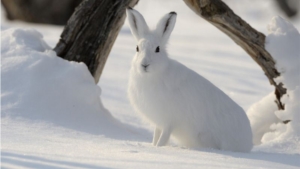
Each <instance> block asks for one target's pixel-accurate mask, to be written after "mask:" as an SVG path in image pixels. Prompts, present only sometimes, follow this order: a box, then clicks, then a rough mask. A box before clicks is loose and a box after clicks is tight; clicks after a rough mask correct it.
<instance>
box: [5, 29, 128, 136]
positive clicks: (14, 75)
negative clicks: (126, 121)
mask: <svg viewBox="0 0 300 169" xmlns="http://www.w3.org/2000/svg"><path fill="white" fill-rule="evenodd" d="M1 35H2V39H1V43H2V48H1V53H2V67H1V75H2V85H1V90H2V91H1V98H2V102H1V105H2V121H3V120H5V118H26V119H30V120H34V121H41V120H42V121H46V122H49V123H52V124H56V125H59V126H62V127H66V128H70V129H74V130H77V131H82V132H88V133H92V134H104V135H105V136H109V137H120V136H122V134H121V133H123V134H125V133H126V132H128V131H126V132H125V131H124V130H125V129H124V125H123V124H120V123H118V121H116V120H115V119H114V118H113V117H112V116H111V115H110V113H109V112H108V111H107V110H106V109H105V108H104V107H103V105H102V103H101V100H100V97H99V96H100V94H101V90H100V87H98V86H97V85H96V84H95V82H94V79H93V77H92V76H91V75H90V73H89V71H88V69H87V67H86V66H85V64H83V63H77V62H69V61H66V60H63V59H61V58H59V57H57V56H56V53H55V52H54V51H52V50H51V49H50V47H49V46H48V45H47V44H46V43H45V42H44V40H43V36H42V35H41V34H40V33H39V32H37V31H35V30H33V29H8V30H5V31H2V32H1ZM125 128H126V126H125ZM122 138H124V137H123V136H122Z"/></svg>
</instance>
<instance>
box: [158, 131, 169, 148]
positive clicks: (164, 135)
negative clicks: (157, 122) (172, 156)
mask: <svg viewBox="0 0 300 169" xmlns="http://www.w3.org/2000/svg"><path fill="white" fill-rule="evenodd" d="M170 136H171V129H170V128H165V129H163V130H162V133H161V135H160V137H159V140H158V142H157V144H156V146H165V145H166V144H167V143H168V141H169V139H170Z"/></svg>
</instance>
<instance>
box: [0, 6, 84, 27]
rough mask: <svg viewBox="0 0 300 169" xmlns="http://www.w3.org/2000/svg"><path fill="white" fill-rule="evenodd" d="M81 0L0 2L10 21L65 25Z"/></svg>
mask: <svg viewBox="0 0 300 169" xmlns="http://www.w3.org/2000/svg"><path fill="white" fill-rule="evenodd" d="M81 1H82V0H1V3H2V5H3V7H4V9H5V11H6V17H7V18H8V19H10V20H22V21H25V22H33V23H46V24H55V25H65V24H66V23H67V21H68V19H69V18H70V16H71V15H72V13H73V12H74V9H75V7H76V6H78V5H79V4H80V2H81Z"/></svg>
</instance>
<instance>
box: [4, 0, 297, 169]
mask: <svg viewBox="0 0 300 169" xmlns="http://www.w3.org/2000/svg"><path fill="white" fill-rule="evenodd" d="M161 3H163V4H162V5H161ZM272 4H273V2H272V1H264V2H261V1H258V0H257V1H249V2H248V1H245V2H243V3H237V1H235V0H228V5H229V6H231V7H232V8H233V10H234V11H235V12H236V13H237V14H238V15H240V16H241V17H242V18H244V19H245V20H246V21H248V22H249V23H250V24H251V25H252V26H253V27H255V28H256V29H258V30H260V31H262V32H264V33H266V29H265V27H266V25H267V23H268V22H269V21H270V20H271V17H272V16H274V15H278V12H277V11H276V10H274V9H273V6H272ZM136 9H137V10H139V11H142V13H143V15H144V16H145V18H146V20H147V21H149V25H154V24H155V23H156V22H157V20H158V19H159V18H160V17H161V16H163V15H164V14H166V13H168V12H170V11H176V12H177V13H178V19H177V25H176V27H175V29H174V32H173V35H172V37H171V39H170V44H169V48H168V51H169V53H170V55H171V56H172V57H174V59H176V60H178V61H180V62H182V63H183V64H185V65H187V67H189V68H190V69H192V70H194V71H196V72H197V73H199V74H201V75H203V76H204V77H205V78H207V79H208V80H210V81H211V82H212V83H213V84H215V85H216V86H217V87H219V88H220V89H222V90H223V91H224V92H225V93H226V94H227V95H229V96H230V97H231V98H232V99H233V100H234V101H235V102H237V103H238V104H239V105H240V106H241V107H242V108H243V109H244V110H247V109H248V108H249V107H250V105H252V104H253V103H256V102H257V101H258V100H260V99H261V98H263V97H264V96H266V95H268V94H269V93H271V92H272V91H273V87H272V86H270V85H269V82H268V80H267V79H266V77H265V76H264V74H263V72H262V71H261V69H260V68H259V67H258V66H257V65H256V63H254V62H253V61H252V60H251V58H250V57H249V56H248V55H247V54H246V53H245V52H244V51H243V50H242V49H240V48H239V47H238V46H237V45H236V44H234V42H232V41H231V40H230V39H229V38H228V37H226V35H223V34H222V33H220V32H219V31H218V30H217V29H216V28H214V27H213V26H212V25H210V24H208V23H206V22H205V21H203V20H202V19H200V18H199V17H198V16H196V15H195V14H193V12H192V11H190V9H188V8H187V7H186V6H185V5H184V3H183V2H182V1H178V2H176V3H175V2H173V1H171V0H169V1H168V0H166V1H163V2H162V1H152V0H151V1H140V3H139V5H138V6H137V7H136ZM153 10H155V12H153ZM293 24H294V25H295V27H296V28H298V30H299V26H300V23H299V20H298V21H297V20H295V21H293ZM16 27H19V28H20V27H21V28H22V29H15V28H16ZM32 27H33V28H34V29H35V30H37V31H34V30H32V29H27V28H32ZM9 28H14V29H9ZM4 31H5V32H4ZM61 31H62V27H56V26H49V25H32V24H27V23H22V22H8V21H5V20H2V22H1V55H2V58H1V76H2V78H1V107H2V109H1V168H213V169H214V168H272V169H273V168H275V169H276V168H284V169H285V168H299V167H300V162H299V148H297V147H293V146H297V144H295V143H299V140H295V139H289V140H287V141H285V142H280V140H277V141H276V140H274V141H271V142H270V144H262V145H259V146H255V147H254V149H253V150H252V152H251V153H234V152H229V151H218V150H212V149H199V150H191V149H185V148H181V147H178V146H176V145H175V144H173V143H172V144H171V145H170V146H166V147H160V148H157V147H153V146H152V145H151V140H152V130H153V126H151V125H150V124H149V123H147V122H145V121H143V120H142V119H141V118H140V117H139V116H138V115H137V114H136V113H134V111H133V109H132V108H131V106H130V104H129V103H128V99H127V95H126V89H127V83H128V75H129V69H130V62H131V59H132V57H133V55H134V52H135V47H136V43H135V42H134V39H133V38H132V35H131V34H130V31H129V27H128V23H126V24H125V25H124V27H123V28H122V30H121V33H120V35H119V37H118V39H117V42H116V44H115V45H114V47H113V50H112V52H111V55H110V57H109V59H108V61H107V64H106V67H105V69H104V72H103V75H102V77H101V79H100V83H99V85H100V86H101V89H102V91H101V90H100V89H99V87H98V86H96V85H94V84H93V79H92V77H91V76H90V75H89V73H88V71H87V69H86V67H85V66H84V65H83V64H80V63H73V62H68V61H64V60H62V59H60V58H58V57H56V56H55V53H54V52H53V51H51V50H49V47H48V45H49V46H50V47H51V48H53V47H54V46H55V44H56V42H57V41H58V39H59V35H60V33H61ZM38 32H40V33H38ZM41 34H42V35H43V36H44V37H43V38H42V37H41ZM47 44H48V45H47ZM187 53H188V54H189V55H188V56H187V55H186V54H187ZM290 91H291V92H294V91H296V88H290ZM99 96H101V98H99ZM298 96H299V95H297V94H295V95H293V94H292V93H290V97H289V98H286V101H285V103H286V106H287V107H290V108H287V109H286V110H287V111H289V112H294V111H292V108H293V105H292V104H293V103H295V102H294V101H293V100H296V101H297V100H299V97H298ZM297 97H298V98H297ZM101 102H103V104H102V103H101ZM270 104H271V103H270ZM73 105H74V106H75V107H72V106H73ZM103 105H104V106H103ZM288 105H290V106H288ZM104 107H105V108H104ZM294 108H296V107H294ZM281 113H283V112H281ZM110 114H112V116H110ZM279 114H280V113H279ZM286 114H289V116H288V118H290V117H291V116H290V115H297V114H293V113H286ZM276 117H277V116H276ZM280 118H282V117H281V116H280ZM284 118H285V117H284ZM275 119H276V118H275ZM298 119H299V118H298ZM294 124H295V123H291V124H290V126H289V127H290V128H286V130H285V131H293V130H290V129H294V128H296V129H299V127H297V126H292V125H294ZM298 124H299V123H298ZM277 128H280V129H285V127H276V129H277ZM291 135H293V133H291V132H280V133H279V136H280V138H284V137H285V136H291ZM275 138H278V136H276V137H275ZM290 138H291V137H290ZM271 139H273V136H272V137H271ZM277 143H278V144H277Z"/></svg>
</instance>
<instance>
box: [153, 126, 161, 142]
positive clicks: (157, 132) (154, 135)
mask: <svg viewBox="0 0 300 169" xmlns="http://www.w3.org/2000/svg"><path fill="white" fill-rule="evenodd" d="M160 135H161V129H159V128H158V127H157V126H156V127H155V130H154V134H153V141H152V144H153V145H154V146H156V145H157V142H158V139H159V136H160Z"/></svg>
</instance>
